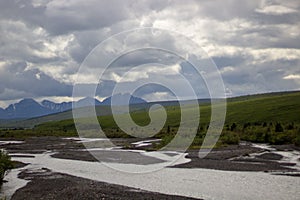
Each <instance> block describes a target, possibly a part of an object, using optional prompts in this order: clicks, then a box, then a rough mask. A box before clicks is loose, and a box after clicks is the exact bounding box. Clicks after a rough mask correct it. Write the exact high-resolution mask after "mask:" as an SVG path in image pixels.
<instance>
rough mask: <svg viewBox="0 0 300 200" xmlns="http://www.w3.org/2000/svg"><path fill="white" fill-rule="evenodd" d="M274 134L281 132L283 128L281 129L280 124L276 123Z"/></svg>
mask: <svg viewBox="0 0 300 200" xmlns="http://www.w3.org/2000/svg"><path fill="white" fill-rule="evenodd" d="M275 132H277V133H278V132H283V128H282V126H281V124H280V123H276V125H275Z"/></svg>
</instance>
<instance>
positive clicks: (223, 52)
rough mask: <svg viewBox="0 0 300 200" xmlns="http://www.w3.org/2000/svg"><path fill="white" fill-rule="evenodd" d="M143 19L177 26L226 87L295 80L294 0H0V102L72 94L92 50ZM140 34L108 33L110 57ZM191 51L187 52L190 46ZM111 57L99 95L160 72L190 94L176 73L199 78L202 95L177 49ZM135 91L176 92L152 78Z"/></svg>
mask: <svg viewBox="0 0 300 200" xmlns="http://www.w3.org/2000/svg"><path fill="white" fill-rule="evenodd" d="M143 27H153V28H159V29H164V30H169V31H176V33H179V34H182V35H184V36H185V37H187V38H189V39H190V40H191V41H193V42H194V43H196V44H197V45H199V46H200V47H201V48H202V49H203V52H205V53H206V54H207V55H208V56H209V57H210V58H211V59H212V60H213V62H214V63H215V64H216V67H217V69H218V71H219V73H220V75H221V77H222V79H223V82H224V87H225V90H226V96H239V95H247V94H255V93H264V92H275V91H289V90H300V1H299V0H281V1H278V0H245V1H240V0H219V1H217V0H197V1H193V0H187V1H182V0H177V1H164V0H151V1H146V0H124V1H115V0H110V1H98V0H0V44H1V45H0V106H1V107H6V106H7V105H8V104H10V103H13V102H17V101H18V100H20V99H22V98H34V99H36V100H42V99H49V100H52V101H55V102H62V101H71V100H72V91H73V85H74V84H75V83H76V82H77V81H78V74H77V72H78V70H79V68H80V66H81V64H82V62H83V61H84V60H85V58H86V57H87V56H88V55H89V54H90V52H91V51H92V50H93V49H94V48H95V47H97V45H99V44H100V43H101V42H103V41H105V40H107V39H108V38H110V37H111V36H113V35H114V34H118V33H120V32H123V31H127V30H131V29H136V28H143ZM128 38H129V39H128ZM123 39H124V38H123ZM128 40H130V42H128ZM145 41H146V40H145V38H144V37H143V36H141V35H134V34H133V35H127V38H126V39H124V40H122V41H121V43H120V41H118V40H110V45H111V46H108V47H107V48H106V49H105V50H106V52H105V53H107V55H108V57H113V56H116V55H117V53H118V52H117V51H115V49H116V48H121V47H122V48H123V47H124V46H126V45H127V46H128V45H129V43H130V44H131V45H132V44H134V47H136V48H138V47H144V46H145V43H147V42H145ZM155 43H156V44H157V45H160V46H162V47H164V48H165V49H168V50H171V51H180V50H181V49H188V48H189V46H188V45H186V44H185V43H182V42H181V41H180V40H178V39H177V38H176V37H172V35H164V36H162V37H160V38H159V39H157V40H156V41H155ZM189 51H190V53H189V55H188V56H189V57H192V56H195V55H194V54H197V53H195V52H194V50H191V49H189ZM175 57H176V56H175ZM99 62H100V63H99V66H101V61H99ZM149 63H150V64H149ZM160 63H163V65H161V64H160ZM144 64H146V65H144ZM147 64H148V65H147ZM113 65H114V66H112V67H111V68H110V70H108V71H107V72H106V74H105V76H103V78H102V79H101V80H100V81H99V82H98V84H99V87H98V89H97V93H96V94H95V95H96V96H97V97H98V98H99V99H100V100H101V99H103V98H105V97H107V96H109V95H110V94H111V91H112V90H113V88H114V86H115V85H116V84H121V83H122V87H123V88H126V87H130V86H129V85H130V84H132V83H135V84H137V83H143V81H142V80H143V79H145V80H146V79H151V80H154V82H155V80H157V81H158V80H164V81H165V82H166V84H169V85H172V86H174V87H177V88H178V90H181V91H183V92H181V93H180V94H179V98H182V99H184V98H189V96H188V95H187V94H185V93H184V88H182V87H181V82H180V81H178V80H179V75H178V74H180V73H183V74H185V75H186V76H185V77H189V78H188V79H189V80H193V81H194V83H193V84H194V85H201V86H199V87H197V88H195V89H196V90H197V91H196V93H197V96H198V97H199V98H201V97H206V95H205V92H201V91H203V90H205V89H203V87H202V86H203V85H205V83H204V82H203V81H201V80H198V79H197V77H196V73H193V70H192V69H191V67H188V66H187V64H186V63H185V61H184V60H180V59H178V58H174V55H171V54H168V53H159V51H157V50H156V51H153V52H152V51H147V50H143V51H137V52H133V53H130V54H128V55H126V56H123V57H121V58H120V59H118V60H117V61H116V62H114V63H113ZM140 65H144V66H142V67H137V66H140ZM134 67H135V68H134ZM129 69H132V70H131V71H130V74H129V75H128V74H127V78H125V79H124V78H123V79H122V76H124V74H125V73H126V72H128V70H129ZM92 76H93V74H90V76H88V75H87V76H85V77H86V79H87V80H88V82H87V83H86V85H88V84H97V83H95V82H93V83H91V81H90V80H94V79H95V80H99V79H97V78H99V77H97V76H95V77H92ZM83 87H84V86H83ZM198 90H199V91H200V92H198ZM135 94H136V95H137V96H140V97H142V98H144V99H146V100H148V101H155V100H166V99H172V98H174V97H175V96H176V95H175V96H174V94H173V93H172V91H170V90H169V89H168V88H165V87H162V86H158V85H155V84H154V85H153V84H152V85H147V86H145V87H143V88H141V89H140V90H138V91H137V92H136V93H135ZM177 97H178V96H177ZM78 98H80V97H78Z"/></svg>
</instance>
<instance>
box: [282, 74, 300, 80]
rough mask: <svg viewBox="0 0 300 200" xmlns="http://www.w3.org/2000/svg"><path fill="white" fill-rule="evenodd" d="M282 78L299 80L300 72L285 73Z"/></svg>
mask: <svg viewBox="0 0 300 200" xmlns="http://www.w3.org/2000/svg"><path fill="white" fill-rule="evenodd" d="M283 79H286V80H300V74H290V75H287V76H285V77H283Z"/></svg>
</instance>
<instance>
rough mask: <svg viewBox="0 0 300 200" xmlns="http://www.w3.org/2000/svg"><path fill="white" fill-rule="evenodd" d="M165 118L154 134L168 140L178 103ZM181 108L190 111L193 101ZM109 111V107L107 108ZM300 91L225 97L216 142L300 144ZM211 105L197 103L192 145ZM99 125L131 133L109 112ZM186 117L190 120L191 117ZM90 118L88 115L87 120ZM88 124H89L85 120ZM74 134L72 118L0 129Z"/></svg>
mask: <svg viewBox="0 0 300 200" xmlns="http://www.w3.org/2000/svg"><path fill="white" fill-rule="evenodd" d="M165 108H166V111H167V121H166V123H165V125H164V128H163V129H162V130H160V131H159V132H158V133H157V134H156V135H155V136H154V137H156V138H162V139H163V142H162V143H168V141H170V140H171V139H172V138H173V137H174V135H176V132H177V130H178V127H179V125H180V117H181V109H180V107H179V106H174V105H173V106H166V107H165ZM182 109H184V111H186V112H187V113H189V112H191V113H192V111H193V109H195V107H194V106H193V105H186V106H184V107H183V108H182ZM106 112H107V113H108V111H106ZM299 113H300V92H281V93H270V94H258V95H249V96H242V97H235V98H230V99H228V100H227V114H226V122H225V126H224V129H223V132H222V135H221V139H220V141H219V143H218V144H219V145H226V144H235V143H238V142H239V141H240V140H247V141H253V142H267V143H272V144H285V143H289V144H290V143H294V144H296V145H299V144H300V117H299V116H300V115H299ZM210 114H211V107H210V104H209V103H203V104H201V105H200V116H201V118H200V122H199V127H198V132H197V137H196V138H195V140H194V143H193V147H198V146H200V145H201V143H202V141H203V138H204V136H205V134H206V130H207V128H208V125H209V121H210ZM131 117H132V118H133V120H134V121H135V122H136V123H137V124H138V125H147V124H148V123H149V122H150V118H149V115H148V112H146V111H137V109H136V111H133V112H132V113H131ZM98 120H99V122H100V124H101V128H102V129H103V130H104V132H105V133H106V135H107V136H108V137H112V138H113V137H130V136H129V135H127V134H125V133H124V132H122V131H121V130H120V129H119V128H118V126H117V125H116V123H115V121H114V119H113V117H112V116H111V115H103V116H99V117H98ZM189 120H193V118H190V119H189ZM88 121H89V120H88V119H87V120H86V122H88ZM87 126H88V124H87ZM44 135H56V136H75V135H77V132H76V129H75V125H74V121H73V119H65V120H61V121H52V122H47V123H41V124H39V125H36V126H35V127H34V128H32V129H15V130H12V129H2V130H0V136H1V137H28V136H44Z"/></svg>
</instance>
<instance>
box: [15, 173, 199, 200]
mask: <svg viewBox="0 0 300 200" xmlns="http://www.w3.org/2000/svg"><path fill="white" fill-rule="evenodd" d="M19 177H20V178H23V179H29V180H31V181H30V182H29V183H28V184H27V185H26V186H25V187H23V188H20V189H19V190H17V191H16V193H15V194H14V195H13V196H12V200H27V199H28V200H35V199H43V200H54V199H60V200H70V199H71V200H77V199H78V200H85V199H91V200H92V199H109V200H110V199H124V200H127V199H128V200H131V199H145V200H146V199H165V200H173V199H174V200H186V199H194V198H189V197H182V196H176V195H166V194H160V193H155V192H148V191H144V190H141V189H136V188H130V187H125V186H120V185H115V184H108V183H103V182H97V181H92V180H88V179H84V178H79V177H74V176H70V175H66V174H61V173H53V172H51V171H50V170H48V169H45V168H43V169H41V170H39V171H38V172H30V171H28V170H25V171H23V172H22V173H21V174H20V176H19Z"/></svg>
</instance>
